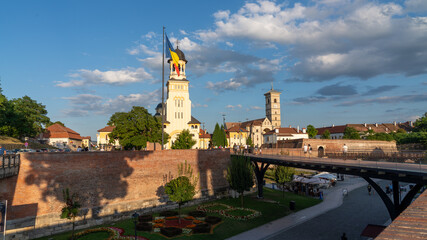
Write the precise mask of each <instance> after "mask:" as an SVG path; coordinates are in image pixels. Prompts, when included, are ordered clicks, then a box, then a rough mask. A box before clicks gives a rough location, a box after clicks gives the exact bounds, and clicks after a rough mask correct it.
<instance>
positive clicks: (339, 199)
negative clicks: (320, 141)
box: [228, 176, 367, 240]
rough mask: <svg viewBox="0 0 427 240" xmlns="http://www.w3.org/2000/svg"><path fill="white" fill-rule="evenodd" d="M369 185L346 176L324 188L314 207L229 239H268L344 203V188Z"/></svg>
mask: <svg viewBox="0 0 427 240" xmlns="http://www.w3.org/2000/svg"><path fill="white" fill-rule="evenodd" d="M364 185H367V182H366V181H365V180H364V179H362V178H359V177H353V176H346V178H345V180H344V181H339V182H338V183H337V185H336V186H335V187H333V188H329V189H324V191H323V192H324V200H323V202H322V203H320V204H317V205H315V206H313V207H310V208H306V209H303V210H301V211H298V212H296V213H293V214H290V215H288V216H286V217H283V218H280V219H277V220H275V221H272V222H269V223H267V224H264V225H262V226H259V227H257V228H254V229H251V230H249V231H247V232H243V233H241V234H238V235H236V236H233V237H231V238H228V240H240V239H245V240H259V239H268V238H270V237H272V236H274V235H276V234H277V233H279V232H283V231H286V230H288V229H290V228H292V227H295V226H297V225H299V224H301V223H303V222H305V221H308V220H310V219H312V218H314V217H317V216H319V215H322V214H324V213H326V212H328V211H330V210H332V209H335V208H337V207H339V206H341V204H342V203H343V190H344V189H347V191H348V192H350V191H352V190H354V189H357V188H359V187H362V186H364Z"/></svg>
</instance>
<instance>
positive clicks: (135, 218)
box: [132, 212, 139, 240]
mask: <svg viewBox="0 0 427 240" xmlns="http://www.w3.org/2000/svg"><path fill="white" fill-rule="evenodd" d="M138 217H139V214H138V213H137V212H135V213H134V214H132V218H133V223H134V224H135V240H137V236H136V223H137V222H138Z"/></svg>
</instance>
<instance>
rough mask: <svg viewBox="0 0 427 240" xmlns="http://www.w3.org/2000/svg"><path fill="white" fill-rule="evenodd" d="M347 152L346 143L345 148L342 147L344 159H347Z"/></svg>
mask: <svg viewBox="0 0 427 240" xmlns="http://www.w3.org/2000/svg"><path fill="white" fill-rule="evenodd" d="M347 152H348V147H347V145H345V143H344V146H342V154H343V155H344V159H347Z"/></svg>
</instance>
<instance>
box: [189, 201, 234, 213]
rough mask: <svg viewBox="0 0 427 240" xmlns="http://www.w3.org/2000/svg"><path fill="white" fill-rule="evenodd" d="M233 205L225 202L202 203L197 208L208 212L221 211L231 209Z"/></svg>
mask: <svg viewBox="0 0 427 240" xmlns="http://www.w3.org/2000/svg"><path fill="white" fill-rule="evenodd" d="M231 208H232V207H231V206H229V205H227V204H223V203H209V204H205V205H200V206H198V207H197V208H196V209H197V210H198V211H203V212H207V213H219V212H220V211H223V210H226V209H231Z"/></svg>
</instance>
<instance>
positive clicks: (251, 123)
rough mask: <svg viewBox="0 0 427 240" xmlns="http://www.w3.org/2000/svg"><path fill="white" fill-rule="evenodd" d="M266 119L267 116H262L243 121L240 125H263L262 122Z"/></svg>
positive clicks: (243, 126)
mask: <svg viewBox="0 0 427 240" xmlns="http://www.w3.org/2000/svg"><path fill="white" fill-rule="evenodd" d="M264 120H265V118H260V119H255V120H250V121H246V122H243V123H242V124H241V125H240V127H242V128H246V126H250V125H253V126H261V125H262V122H264Z"/></svg>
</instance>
